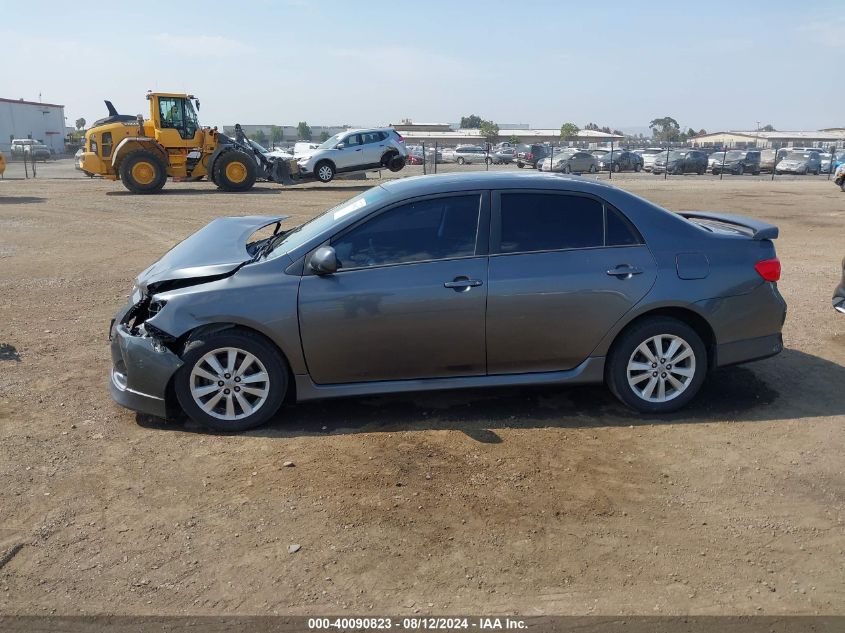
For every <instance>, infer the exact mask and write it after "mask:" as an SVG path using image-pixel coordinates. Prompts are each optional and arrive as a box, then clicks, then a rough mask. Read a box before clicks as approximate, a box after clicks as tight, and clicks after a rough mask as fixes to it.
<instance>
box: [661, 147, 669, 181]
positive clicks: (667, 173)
mask: <svg viewBox="0 0 845 633" xmlns="http://www.w3.org/2000/svg"><path fill="white" fill-rule="evenodd" d="M669 145H671V143H669V141H668V140H667V141H666V169H665V170H664V171H663V180H666V179H667V178H668V177H669Z"/></svg>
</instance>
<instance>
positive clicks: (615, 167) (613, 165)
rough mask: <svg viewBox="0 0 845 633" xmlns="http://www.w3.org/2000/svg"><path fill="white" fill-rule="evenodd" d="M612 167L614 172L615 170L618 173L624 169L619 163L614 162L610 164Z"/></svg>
mask: <svg viewBox="0 0 845 633" xmlns="http://www.w3.org/2000/svg"><path fill="white" fill-rule="evenodd" d="M610 169H611V171H613V172H615V173H617V174H618V173H619V172H620V171H622V166H621V165H620V164H619V163H613V164H612V165H611V166H610Z"/></svg>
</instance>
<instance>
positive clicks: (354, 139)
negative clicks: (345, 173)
mask: <svg viewBox="0 0 845 633" xmlns="http://www.w3.org/2000/svg"><path fill="white" fill-rule="evenodd" d="M342 143H343V148H341V149H339V150H337V151H336V153H335V156H334V164H335V167H336V168H337V169H338V170H342V169H346V168H348V167H353V166H355V165H361V164H363V162H364V146H363V144H362V142H361V135H360V134H350V135H349V136H347V137H346V138H345V139H343V141H342Z"/></svg>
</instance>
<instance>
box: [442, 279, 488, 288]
mask: <svg viewBox="0 0 845 633" xmlns="http://www.w3.org/2000/svg"><path fill="white" fill-rule="evenodd" d="M480 285H481V281H480V280H478V279H470V278H469V277H455V279H454V280H453V281H446V282H443V287H444V288H451V289H452V290H454V291H455V292H466V291H467V290H469V289H470V288H475V287H477V286H480Z"/></svg>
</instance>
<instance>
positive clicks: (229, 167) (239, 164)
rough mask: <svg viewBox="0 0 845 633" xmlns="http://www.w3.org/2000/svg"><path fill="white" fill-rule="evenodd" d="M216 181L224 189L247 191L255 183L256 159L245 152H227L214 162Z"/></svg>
mask: <svg viewBox="0 0 845 633" xmlns="http://www.w3.org/2000/svg"><path fill="white" fill-rule="evenodd" d="M212 171H213V172H214V183H215V184H216V185H217V186H218V187H219V188H220V189H222V190H223V191H246V190H247V189H251V188H252V186H253V185H254V184H255V178H256V173H255V171H256V169H255V159H254V158H252V156H249V155H248V154H246V153H245V152H241V151H239V150H232V151H228V152H225V153H224V154H223V155H221V156H220V158H218V159H217V160H216V161H215V162H214V168H213V170H212Z"/></svg>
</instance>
